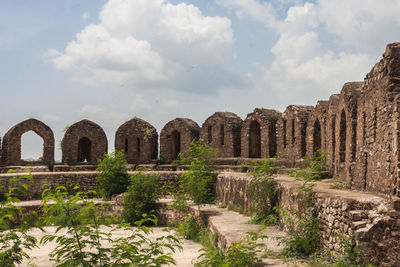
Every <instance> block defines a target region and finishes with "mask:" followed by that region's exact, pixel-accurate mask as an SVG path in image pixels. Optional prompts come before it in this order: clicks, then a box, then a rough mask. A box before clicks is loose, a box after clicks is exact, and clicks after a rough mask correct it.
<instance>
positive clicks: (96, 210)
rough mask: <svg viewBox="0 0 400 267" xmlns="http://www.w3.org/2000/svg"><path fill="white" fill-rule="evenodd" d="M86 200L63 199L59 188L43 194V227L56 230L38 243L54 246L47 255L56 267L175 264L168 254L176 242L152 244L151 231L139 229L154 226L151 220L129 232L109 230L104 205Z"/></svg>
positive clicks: (159, 240)
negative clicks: (119, 234)
mask: <svg viewBox="0 0 400 267" xmlns="http://www.w3.org/2000/svg"><path fill="white" fill-rule="evenodd" d="M88 193H93V192H88ZM86 196H87V194H84V193H82V192H78V193H77V194H76V195H75V196H72V197H70V198H67V197H68V193H67V192H66V190H65V188H64V187H62V186H61V187H58V188H57V190H56V192H54V193H52V192H50V191H49V190H48V189H46V190H45V191H44V192H43V196H42V199H43V200H42V204H43V213H44V217H43V220H44V222H45V224H46V225H53V224H55V225H58V226H57V229H56V231H55V233H54V234H45V235H44V236H43V237H42V239H41V241H40V242H41V243H42V244H44V243H47V242H50V241H55V242H56V243H57V245H56V247H55V248H54V250H53V251H52V252H51V254H50V256H51V260H52V261H55V263H56V264H55V265H56V266H110V265H112V266H115V265H119V266H160V265H162V264H174V263H175V261H174V259H173V258H172V253H171V252H174V251H175V250H176V249H177V248H179V249H180V248H181V246H180V244H179V240H178V239H177V238H176V237H174V236H173V235H167V236H162V237H159V238H157V239H156V240H155V241H153V240H151V239H150V238H149V237H148V234H150V233H151V232H152V230H151V229H150V228H147V227H145V226H143V224H144V223H149V222H151V223H154V224H157V219H156V217H155V216H151V217H148V216H147V215H144V218H143V219H142V220H141V221H139V222H137V223H136V225H137V228H129V227H128V226H129V225H128V224H121V225H118V226H111V225H110V222H111V221H110V218H106V217H105V216H104V215H105V213H106V212H107V205H106V204H96V203H94V202H93V200H90V199H87V197H86ZM117 230H126V231H129V234H127V236H126V237H120V238H116V239H113V238H112V233H113V232H115V231H117ZM65 231H66V233H65ZM105 244H108V245H107V246H105ZM166 249H168V250H169V252H166V251H165V250H166Z"/></svg>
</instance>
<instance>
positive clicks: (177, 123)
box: [160, 118, 200, 162]
mask: <svg viewBox="0 0 400 267" xmlns="http://www.w3.org/2000/svg"><path fill="white" fill-rule="evenodd" d="M199 134H200V127H199V125H198V124H197V123H196V122H195V121H193V120H191V119H187V118H176V119H174V120H172V121H170V122H168V123H167V124H166V125H165V126H164V128H163V129H162V130H161V133H160V153H161V155H162V156H163V157H164V159H165V161H166V162H172V161H173V160H175V159H177V157H178V155H179V153H186V152H188V151H189V148H190V143H191V142H192V140H193V139H197V140H198V139H199Z"/></svg>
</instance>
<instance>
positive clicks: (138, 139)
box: [136, 137, 140, 162]
mask: <svg viewBox="0 0 400 267" xmlns="http://www.w3.org/2000/svg"><path fill="white" fill-rule="evenodd" d="M136 152H137V155H136V157H137V161H138V162H139V161H140V138H139V137H137V138H136Z"/></svg>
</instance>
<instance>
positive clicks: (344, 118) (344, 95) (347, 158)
mask: <svg viewBox="0 0 400 267" xmlns="http://www.w3.org/2000/svg"><path fill="white" fill-rule="evenodd" d="M362 85H363V83H362V82H349V83H345V84H344V85H343V88H342V91H341V92H340V96H339V102H338V108H337V115H336V126H335V132H336V134H335V138H336V145H337V147H336V151H335V169H334V175H335V176H336V177H338V178H340V179H341V180H352V178H353V177H354V172H355V162H356V145H357V144H356V136H357V101H358V98H359V96H360V93H361V87H362Z"/></svg>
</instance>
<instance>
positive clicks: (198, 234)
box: [176, 216, 217, 248]
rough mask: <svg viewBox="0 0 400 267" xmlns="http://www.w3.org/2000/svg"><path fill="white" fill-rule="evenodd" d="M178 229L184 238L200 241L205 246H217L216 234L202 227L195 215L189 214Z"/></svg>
mask: <svg viewBox="0 0 400 267" xmlns="http://www.w3.org/2000/svg"><path fill="white" fill-rule="evenodd" d="M176 231H177V232H178V234H179V235H181V236H182V237H183V238H185V239H190V240H193V241H195V242H198V243H200V244H202V245H203V247H205V248H214V246H215V243H216V238H217V237H216V234H215V233H211V232H210V231H209V230H208V229H206V228H202V227H200V226H199V224H198V223H197V222H196V219H195V218H194V217H193V216H188V217H186V219H185V220H184V221H183V222H182V223H179V225H178V227H177V229H176Z"/></svg>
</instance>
